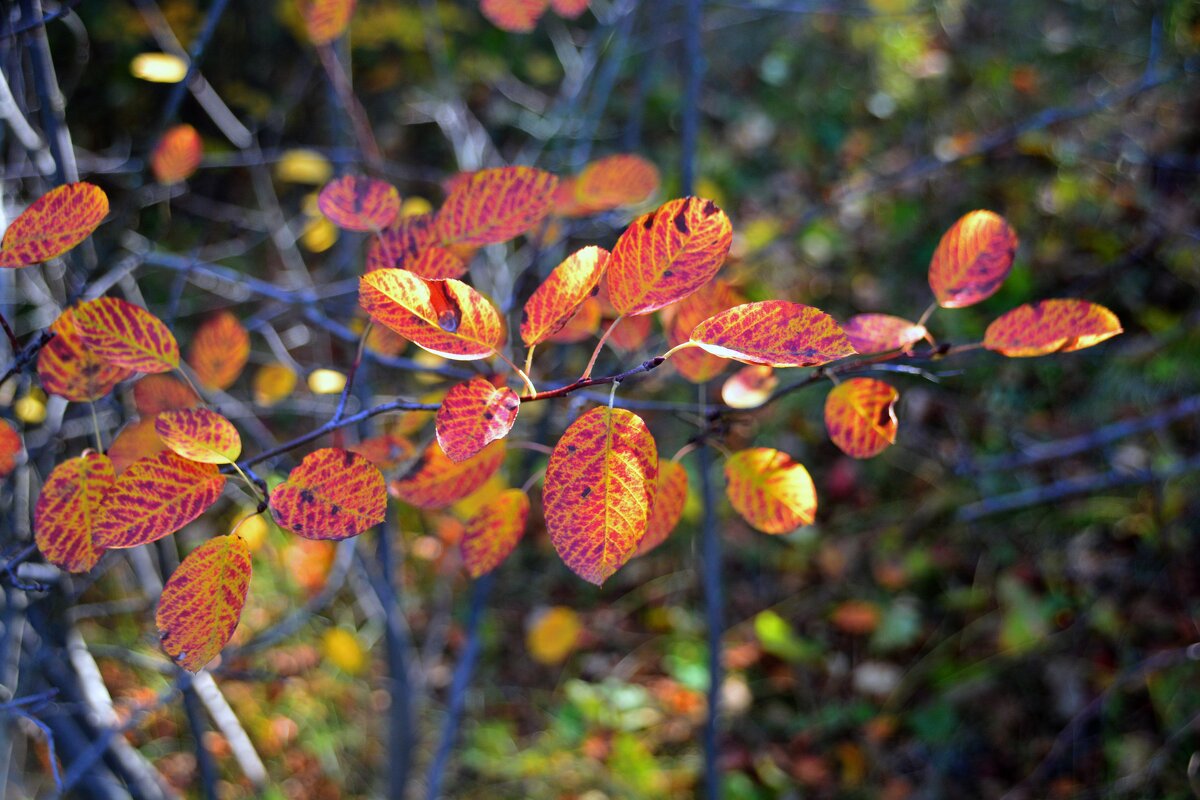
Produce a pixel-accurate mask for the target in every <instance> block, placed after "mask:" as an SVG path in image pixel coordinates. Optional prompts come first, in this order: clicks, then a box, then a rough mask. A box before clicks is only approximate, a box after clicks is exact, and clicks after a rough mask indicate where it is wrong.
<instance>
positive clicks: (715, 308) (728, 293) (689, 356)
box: [621, 278, 746, 383]
mask: <svg viewBox="0 0 1200 800" xmlns="http://www.w3.org/2000/svg"><path fill="white" fill-rule="evenodd" d="M744 302H746V298H745V297H743V296H742V294H741V292H739V291H737V290H736V289H734V288H733V287H732V286H730V285H729V284H728V283H726V282H725V281H723V280H721V279H720V278H718V279H717V280H715V281H712V282H711V283H706V284H705V285H703V286H701V287H700V288H699V289H697V290H696V291H695V292H693V293H692V294H690V295H688V296H687V297H685V298H683V299H682V300H680V301H679V302H678V303H676V304H675V305H673V306H667V307H666V308H664V309H663V310H662V312H661V313H662V314H663V315H666V314H667V312H671V313H670V316H669V319H665V320H664V323H663V328H664V329H665V331H666V334H667V344H668V345H669V346H670V347H675V346H676V345H680V344H683V343H684V342H686V341H688V339H690V338H691V335H692V330H693V329H694V328H695V327H696V326H697V325H699V324H700V323H701V322H703V321H704V320H706V319H708V318H709V317H711V316H713V315H714V314H719V313H720V312H722V311H725V310H726V309H729V308H732V307H734V306H736V305H739V304H741V303H744ZM621 324H622V325H623V324H624V323H621ZM668 363H670V364H671V366H673V367H674V368H675V369H676V370H678V371H679V374H680V375H682V376H683V377H684V378H686V379H687V380H689V381H691V382H692V383H704V382H705V381H710V380H712V379H713V378H715V377H717V376H718V375H720V374H721V373H722V372H723V371H724V370H725V368H726V367H727V366H728V365H729V363H728V361H726V360H725V359H724V358H719V357H718V356H714V355H713V354H712V353H708V352H705V351H704V350H703V349H701V348H699V347H690V348H688V349H686V350H680V351H679V352H678V353H676V354H675V355H673V356H671V360H670V362H668Z"/></svg>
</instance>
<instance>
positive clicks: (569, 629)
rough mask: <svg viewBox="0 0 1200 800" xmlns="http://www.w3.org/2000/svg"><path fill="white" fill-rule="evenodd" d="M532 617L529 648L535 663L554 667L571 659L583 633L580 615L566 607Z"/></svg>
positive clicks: (527, 638)
mask: <svg viewBox="0 0 1200 800" xmlns="http://www.w3.org/2000/svg"><path fill="white" fill-rule="evenodd" d="M532 617H533V619H532V621H531V623H530V625H529V630H528V632H526V634H525V646H526V647H527V648H529V655H530V657H531V658H532V659H533V660H534V661H537V662H538V663H539V664H545V665H547V666H551V667H552V666H554V665H555V664H559V663H561V662H562V661H563V659H565V658H566V657H567V656H569V655H571V651H572V650H574V649H575V645H576V644H578V642H579V634H580V633H582V632H583V624H582V623H581V622H580V621H579V615H578V614H576V613H575V612H574V611H572V610H571V609H570V608H567V607H566V606H553V607H551V608H547V609H542V610H539V611H538V612H536V613H535V614H533V615H532Z"/></svg>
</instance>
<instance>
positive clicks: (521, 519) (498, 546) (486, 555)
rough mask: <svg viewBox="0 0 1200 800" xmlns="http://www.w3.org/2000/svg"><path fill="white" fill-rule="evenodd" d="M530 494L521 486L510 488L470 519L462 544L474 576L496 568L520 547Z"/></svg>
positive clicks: (464, 555)
mask: <svg viewBox="0 0 1200 800" xmlns="http://www.w3.org/2000/svg"><path fill="white" fill-rule="evenodd" d="M528 517H529V497H528V495H526V494H525V492H523V491H521V490H520V489H506V490H505V491H503V492H501V493H500V494H499V495H498V496H497V497H495V498H494V499H493V500H491V501H489V502H488V503H487V505H485V506H484V507H483V509H482V510H481V511H480V512H479V513H478V514H476V515H475V516H473V517H471V519H469V520H467V525H466V529H465V530H464V532H463V536H462V539H461V540H460V541H459V547H460V548H461V549H462V558H463V564H465V565H466V568H467V572H468V573H470V575H471V577H472V578H478V577H480V576H481V575H486V574H487V573H489V572H491V571H492V570H494V569H495V568H496V567H498V566H500V565H501V564H502V563H504V559H506V558H508V556H509V554H510V553H511V552H512V551H513V550H514V549H515V548H516V546H517V543H518V542H520V541H521V536H522V535H524V533H525V521H526V519H527V518H528Z"/></svg>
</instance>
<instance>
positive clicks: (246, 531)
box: [236, 508, 271, 553]
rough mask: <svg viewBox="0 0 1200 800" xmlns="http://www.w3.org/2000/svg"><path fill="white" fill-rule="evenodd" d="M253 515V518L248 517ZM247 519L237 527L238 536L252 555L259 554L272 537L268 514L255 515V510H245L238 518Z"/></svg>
mask: <svg viewBox="0 0 1200 800" xmlns="http://www.w3.org/2000/svg"><path fill="white" fill-rule="evenodd" d="M247 514H252V515H253V516H248V517H247V516H246V515H247ZM242 517H246V518H245V519H243V520H242V523H241V524H240V525H238V527H237V531H236V533H237V535H238V536H240V537H242V540H243V541H244V542H245V543H246V547H249V548H250V552H251V553H257V552H258V551H259V550H261V549H262V546H263V545H264V544H266V542H267V537H268V536H270V535H271V523H270V522H269V521H268V520H267V515H266V514H255V513H254V509H253V508H244V509H242V510H241V511H240V512H239V513H238V518H239V519H241V518H242Z"/></svg>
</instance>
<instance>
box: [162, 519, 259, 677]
mask: <svg viewBox="0 0 1200 800" xmlns="http://www.w3.org/2000/svg"><path fill="white" fill-rule="evenodd" d="M251 572H252V559H251V557H250V548H249V547H248V546H247V545H246V542H245V540H244V539H242V537H240V536H238V535H237V534H236V533H231V534H229V535H228V536H218V537H216V538H214V539H210V540H208V541H207V542H205V543H204V544H202V545H200V546H199V547H197V548H196V549H195V550H193V551H192V552H190V553H188V554H187V557H186V558H184V559H183V561H182V562H181V563H180V564H179V566H178V567H176V569H175V571H174V572H173V573H171V577H170V578H168V579H167V583H166V585H164V586H163V591H162V595H161V596H160V597H159V598H158V612H157V613H156V614H155V615H154V623H155V625H156V626H157V627H158V637H159V639H160V640H161V642H162V647H163V650H165V651H166V653H167V655H169V656H170V657H171V658H172V659H173V660H174V661H175V663H176V664H178V665H179V666H181V667H183V668H184V669H186V670H187V671H189V672H197V671H199V670H200V669H201V668H203V667H204V665H205V664H207V663H208V662H210V661H212V660H213V659H214V658H216V657H217V656H218V655H219V654H220V652H221V650H222V648H224V647H225V645H226V644H228V643H229V640H230V639H232V638H233V632H234V631H235V630H237V625H238V620H239V619H240V618H241V616H242V607H243V606H244V605H245V604H246V594H247V592H249V590H250V575H251Z"/></svg>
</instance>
